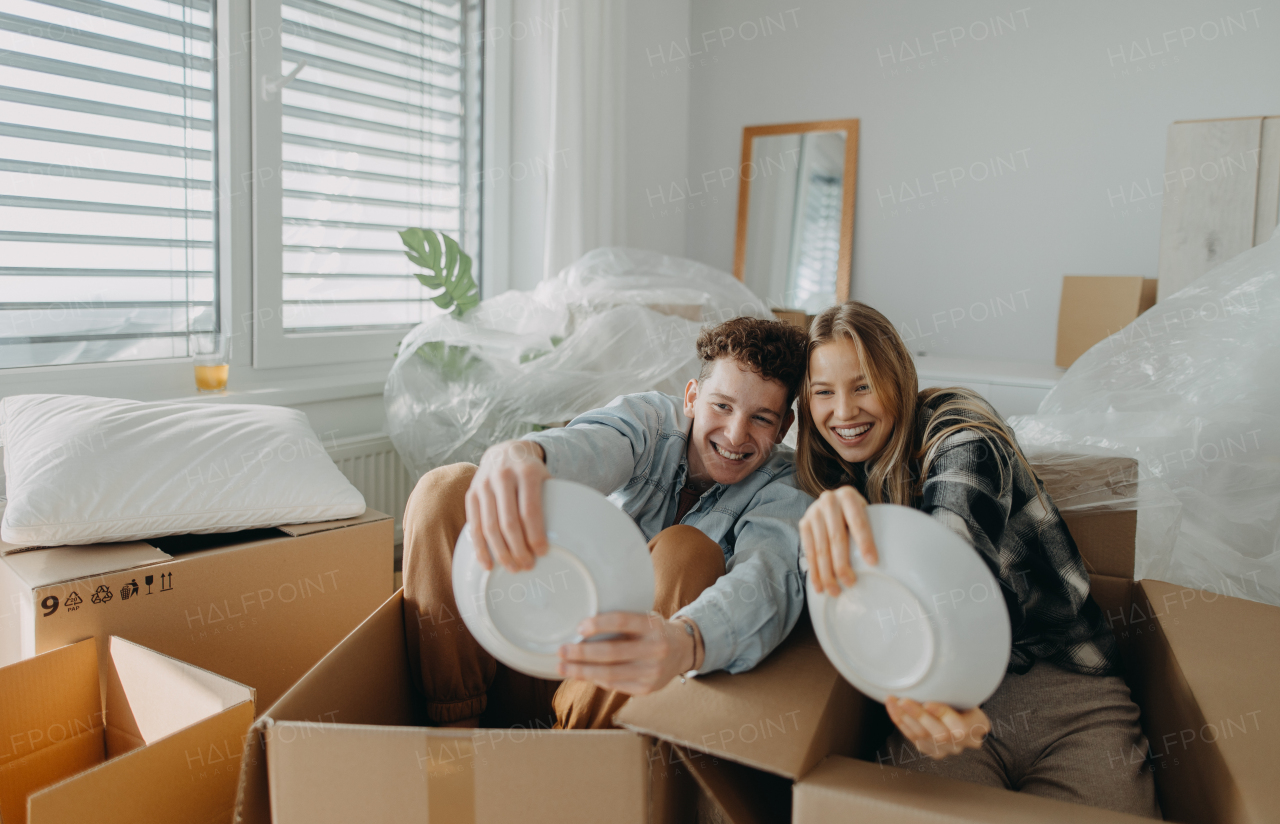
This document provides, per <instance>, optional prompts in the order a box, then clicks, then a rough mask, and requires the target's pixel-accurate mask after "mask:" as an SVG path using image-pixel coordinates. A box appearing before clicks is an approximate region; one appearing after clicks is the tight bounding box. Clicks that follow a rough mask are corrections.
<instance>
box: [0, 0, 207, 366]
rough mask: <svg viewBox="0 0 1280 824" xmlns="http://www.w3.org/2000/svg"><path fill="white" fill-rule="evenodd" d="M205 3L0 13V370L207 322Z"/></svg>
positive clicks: (150, 344)
mask: <svg viewBox="0 0 1280 824" xmlns="http://www.w3.org/2000/svg"><path fill="white" fill-rule="evenodd" d="M211 22H212V9H211V4H210V2H209V0H120V2H100V1H99V0H42V2H36V0H4V3H3V6H2V7H0V368H5V367H18V366H39V365H45V364H54V363H83V362H96V361H113V360H137V359H147V358H167V357H183V356H185V355H186V354H187V339H188V335H189V333H190V332H191V331H193V330H200V331H204V330H210V329H214V328H216V325H217V322H218V321H217V312H216V307H217V291H218V290H217V279H216V275H215V266H216V262H215V258H214V255H215V252H214V246H213V243H212V241H213V237H214V215H213V202H212V186H211V181H212V180H213V174H214V170H213V124H212V121H213V112H212V100H213V94H212V83H213V71H212V69H213V65H212V55H213V47H212V45H213V37H212V30H211Z"/></svg>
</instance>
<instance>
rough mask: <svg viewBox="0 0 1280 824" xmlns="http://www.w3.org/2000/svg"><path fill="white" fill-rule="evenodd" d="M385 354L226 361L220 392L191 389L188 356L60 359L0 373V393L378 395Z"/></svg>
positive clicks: (305, 398)
mask: <svg viewBox="0 0 1280 824" xmlns="http://www.w3.org/2000/svg"><path fill="white" fill-rule="evenodd" d="M390 367H391V359H390V358H388V359H386V360H385V361H381V362H375V363H363V364H359V363H357V364H341V365H332V366H305V367H293V368H287V369H254V368H253V367H252V366H250V365H249V364H247V363H235V362H234V361H233V362H232V364H231V376H230V381H229V388H228V389H227V390H226V391H224V392H210V393H200V392H197V391H196V388H195V381H194V376H193V373H192V361H191V360H190V359H189V358H183V359H173V360H165V361H132V362H109V363H94V364H66V365H62V366H55V367H37V368H23V369H15V370H4V371H3V372H0V397H4V396H8V395H24V394H45V393H48V394H62V395H96V396H98V397H108V398H127V399H130V400H138V401H181V402H192V403H256V404H272V405H278V406H293V405H295V404H311V403H323V402H325V401H337V400H344V399H349V398H359V397H369V396H375V395H376V396H381V395H382V390H383V386H384V384H385V382H386V377H387V372H388V371H389V370H390Z"/></svg>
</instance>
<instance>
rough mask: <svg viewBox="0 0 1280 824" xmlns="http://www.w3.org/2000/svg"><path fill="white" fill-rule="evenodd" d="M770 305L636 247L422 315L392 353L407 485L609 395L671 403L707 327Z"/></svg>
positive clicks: (703, 271) (390, 381)
mask: <svg viewBox="0 0 1280 824" xmlns="http://www.w3.org/2000/svg"><path fill="white" fill-rule="evenodd" d="M740 315H747V316H751V317H758V318H770V317H772V314H771V313H770V312H769V310H768V308H767V307H766V306H765V305H764V303H762V302H761V301H760V299H759V298H757V297H756V296H755V295H753V294H752V293H751V292H750V291H749V290H748V289H747V288H746V287H745V286H743V284H742V283H741V282H739V281H738V280H736V279H735V278H734V277H733V276H732V275H730V274H728V273H726V272H721V271H719V270H717V269H713V268H711V267H709V266H705V265H703V264H700V263H695V262H694V261H691V260H685V259H683V258H676V257H668V256H666V255H661V254H658V253H656V252H648V251H641V250H636V249H623V248H603V249H596V250H595V251H592V252H588V253H587V254H586V255H584V256H583V257H582V258H581V259H580V260H578V262H576V263H574V264H573V265H572V266H569V267H568V268H566V269H565V270H564V271H562V272H561V273H560V274H559V275H558V276H556V277H555V278H552V279H550V280H546V281H543V282H542V283H540V284H539V285H538V287H537V288H536V289H534V290H533V291H532V292H519V291H511V292H506V293H504V294H501V295H498V296H496V297H493V298H489V299H488V300H485V301H483V302H482V303H481V304H480V305H479V306H477V307H476V308H475V309H473V310H471V311H470V312H468V313H467V314H466V315H465V316H464V317H463V318H461V319H457V318H454V317H452V316H448V315H445V316H441V317H436V318H432V319H431V320H428V321H426V322H425V323H422V324H420V325H418V326H417V327H415V328H414V329H413V331H411V332H410V333H409V334H408V335H407V336H406V337H405V338H404V340H403V341H401V343H400V351H399V353H398V354H397V356H396V361H395V364H394V365H393V366H392V367H391V374H390V375H389V376H388V377H387V386H386V390H385V393H384V402H385V404H386V410H387V426H388V430H389V431H390V434H391V440H392V442H393V443H394V444H395V447H396V451H397V452H399V453H400V457H401V459H402V460H403V461H404V463H405V466H407V467H408V468H409V470H410V471H411V472H412V473H413V475H414V476H415V477H421V476H422V475H423V474H424V473H425V472H428V471H429V470H431V469H434V468H436V467H438V466H443V465H446V464H450V463H456V462H458V461H471V462H478V461H479V460H480V456H481V454H482V453H483V452H484V450H485V449H487V448H488V447H489V446H492V445H493V444H495V443H498V442H500V441H503V440H507V439H509V438H517V437H520V436H521V435H524V434H526V433H528V432H532V431H535V430H538V429H542V428H546V427H550V426H558V425H561V424H564V423H565V422H567V421H569V420H570V419H572V418H573V417H574V416H576V415H578V414H580V413H582V412H586V411H588V410H590V409H595V408H598V407H600V406H604V405H605V404H607V403H608V402H609V401H611V400H613V399H614V398H615V397H617V396H618V395H623V394H628V393H632V392H645V391H649V390H660V391H664V392H670V393H673V394H679V393H681V392H683V390H684V386H685V384H686V383H687V382H688V381H689V379H690V378H693V377H696V376H697V373H698V368H699V361H698V358H697V354H696V352H695V349H694V343H695V341H696V340H697V337H698V333H699V332H700V331H701V330H702V328H703V326H704V325H706V324H710V323H719V322H721V321H724V320H728V319H729V318H733V317H738V316H740Z"/></svg>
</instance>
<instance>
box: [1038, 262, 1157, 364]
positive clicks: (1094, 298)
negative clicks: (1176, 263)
mask: <svg viewBox="0 0 1280 824" xmlns="http://www.w3.org/2000/svg"><path fill="white" fill-rule="evenodd" d="M1156 284H1157V281H1156V279H1155V278H1141V277H1136V276H1134V277H1128V276H1123V275H1113V276H1102V277H1097V276H1089V275H1064V276H1063V278H1062V303H1061V304H1060V305H1059V306H1058V351H1057V355H1056V356H1055V357H1054V361H1053V362H1054V363H1056V364H1057V365H1058V366H1061V367H1062V368H1063V369H1066V368H1067V367H1068V366H1070V365H1071V364H1073V363H1075V361H1076V358H1078V357H1080V356H1081V355H1083V354H1084V353H1085V352H1088V351H1089V349H1091V348H1092V347H1093V345H1094V344H1095V343H1097V342H1098V341H1101V340H1106V339H1107V338H1108V337H1110V336H1111V335H1113V334H1115V333H1116V332H1119V331H1120V330H1121V329H1123V328H1124V327H1126V326H1128V325H1129V324H1130V323H1132V322H1133V321H1134V320H1136V319H1137V318H1138V316H1139V315H1141V314H1142V313H1143V312H1145V311H1147V310H1148V309H1150V308H1151V307H1152V306H1154V305H1155V303H1156Z"/></svg>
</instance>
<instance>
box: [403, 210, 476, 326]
mask: <svg viewBox="0 0 1280 824" xmlns="http://www.w3.org/2000/svg"><path fill="white" fill-rule="evenodd" d="M400 240H401V241H402V242H403V243H404V245H405V247H407V251H406V252H405V253H404V255H405V257H407V258H408V259H409V260H410V261H412V262H413V264H414V265H416V266H420V267H422V268H423V269H427V270H428V271H429V272H430V274H428V273H425V272H415V273H414V277H416V278H417V279H418V282H419V283H421V284H422V285H423V286H425V287H427V288H428V289H442V290H443V291H442V292H441V293H440V294H438V295H434V296H432V298H431V300H432V302H433V303H435V305H436V306H439V307H440V308H441V309H448V310H451V311H452V313H453V315H454V317H461V316H462V315H463V314H464V313H465V312H467V311H468V310H470V309H474V308H475V307H476V306H477V305H479V303H480V290H479V288H478V287H477V286H476V282H475V279H474V278H472V277H471V256H470V255H468V254H467V253H466V252H464V251H462V247H461V246H459V245H458V242H457V241H456V240H454V239H453V238H451V237H449V236H448V235H446V234H444V233H443V232H436V231H434V230H432V229H405V230H404V231H402V232H400Z"/></svg>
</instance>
